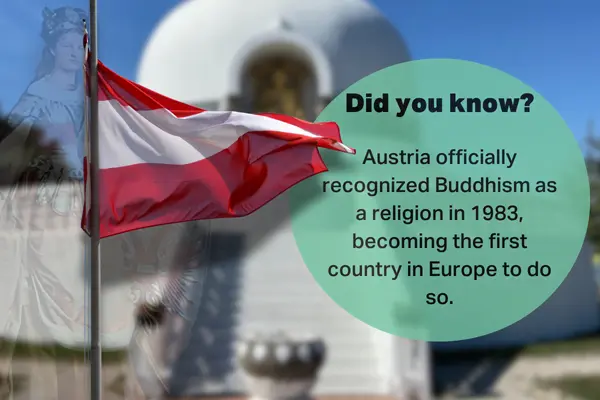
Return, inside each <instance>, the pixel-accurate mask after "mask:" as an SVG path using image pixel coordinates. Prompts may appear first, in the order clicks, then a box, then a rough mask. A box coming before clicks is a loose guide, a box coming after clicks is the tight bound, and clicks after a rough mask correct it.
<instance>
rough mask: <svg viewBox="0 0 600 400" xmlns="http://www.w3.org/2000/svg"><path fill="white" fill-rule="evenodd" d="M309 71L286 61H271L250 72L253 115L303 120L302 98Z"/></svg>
mask: <svg viewBox="0 0 600 400" xmlns="http://www.w3.org/2000/svg"><path fill="white" fill-rule="evenodd" d="M309 74H310V72H309V70H308V69H307V68H306V67H305V66H304V65H303V64H301V63H298V62H296V61H295V60H290V59H286V58H270V59H267V60H262V61H261V62H259V63H257V64H255V65H254V66H253V67H252V68H250V70H249V77H250V80H251V83H252V89H253V91H252V92H253V99H252V100H253V101H252V104H253V110H252V111H253V112H257V113H277V114H285V115H289V116H292V117H296V118H301V119H306V111H305V110H304V105H303V104H302V103H303V97H304V96H303V95H304V86H305V83H306V80H307V79H308V77H309Z"/></svg>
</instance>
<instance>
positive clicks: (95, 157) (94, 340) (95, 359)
mask: <svg viewBox="0 0 600 400" xmlns="http://www.w3.org/2000/svg"><path fill="white" fill-rule="evenodd" d="M89 46H90V53H89V64H88V65H89V76H90V81H89V91H90V92H89V93H90V99H89V107H90V110H89V112H90V114H89V116H90V119H89V126H88V129H89V155H88V156H89V157H90V164H89V165H90V174H89V180H90V235H91V243H90V245H91V249H90V330H91V332H90V361H91V366H90V367H91V368H90V399H91V400H102V346H101V340H100V312H101V309H100V289H101V287H100V286H101V271H100V212H99V207H98V199H99V197H100V196H99V185H98V175H99V173H98V172H99V165H98V164H99V160H100V158H99V144H98V21H97V1H96V0H90V31H89Z"/></svg>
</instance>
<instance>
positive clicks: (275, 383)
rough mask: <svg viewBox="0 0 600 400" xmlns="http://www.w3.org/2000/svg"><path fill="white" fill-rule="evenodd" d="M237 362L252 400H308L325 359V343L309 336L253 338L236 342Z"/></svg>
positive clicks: (278, 335)
mask: <svg viewBox="0 0 600 400" xmlns="http://www.w3.org/2000/svg"><path fill="white" fill-rule="evenodd" d="M237 360H238V362H239V364H240V366H241V368H242V370H243V372H244V375H245V380H246V384H247V388H248V391H249V394H250V395H251V396H252V398H253V399H257V400H258V399H260V400H292V399H308V398H310V397H311V391H312V388H313V387H314V386H315V384H316V382H317V379H318V372H319V370H320V368H321V366H322V365H323V362H324V360H325V343H324V342H323V340H322V339H320V338H318V337H315V336H310V335H304V336H294V335H288V334H284V333H277V334H270V335H260V336H254V337H249V338H247V339H243V340H240V341H239V342H238V343H237Z"/></svg>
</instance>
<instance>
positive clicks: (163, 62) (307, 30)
mask: <svg viewBox="0 0 600 400" xmlns="http://www.w3.org/2000/svg"><path fill="white" fill-rule="evenodd" d="M273 49H275V50H277V51H278V52H281V51H296V52H297V53H303V54H301V55H304V56H306V58H305V59H307V61H309V62H310V63H311V64H312V67H313V69H314V70H315V73H316V75H317V79H318V88H317V90H318V94H319V96H322V97H333V96H335V95H336V94H338V93H339V92H341V91H343V90H344V89H345V88H346V87H348V86H349V85H350V84H352V83H354V82H356V81H357V80H359V79H361V78H362V77H364V76H366V75H368V74H370V73H373V72H375V71H377V70H379V69H381V68H385V67H388V66H390V65H393V64H397V63H399V62H403V61H406V60H408V59H409V55H408V51H407V49H406V46H405V44H404V41H403V40H402V39H401V37H400V35H399V33H398V32H397V31H396V29H395V28H394V26H393V25H392V24H391V23H390V22H389V21H388V20H387V19H386V18H385V17H384V16H383V15H382V14H381V13H380V12H379V11H378V10H377V9H376V8H375V7H374V6H373V5H371V4H370V3H369V2H367V1H366V0H302V1H297V0H253V1H251V2H249V1H247V0H191V1H186V2H182V3H181V4H180V5H179V6H177V7H176V8H175V9H174V10H173V11H172V12H170V13H169V14H168V15H167V16H166V17H165V18H164V19H163V20H162V22H161V23H160V24H159V25H158V27H157V28H156V29H155V31H154V32H153V34H152V35H151V37H150V39H149V41H148V43H147V46H146V48H145V50H144V52H143V54H142V58H141V63H140V67H139V71H138V81H139V82H140V83H141V84H142V85H144V86H147V87H149V88H150V89H153V90H155V91H158V92H159V93H163V94H165V95H167V96H170V97H173V98H176V99H178V100H180V101H185V102H189V103H199V104H202V103H204V102H214V101H220V100H221V99H223V98H224V97H225V96H231V95H236V94H238V93H239V91H240V90H241V89H240V85H241V83H240V75H241V71H242V69H243V67H244V64H245V63H246V62H247V61H248V60H249V59H250V58H251V57H253V56H255V55H257V54H258V53H261V52H262V51H268V50H273Z"/></svg>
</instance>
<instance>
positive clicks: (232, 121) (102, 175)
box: [82, 62, 355, 238]
mask: <svg viewBox="0 0 600 400" xmlns="http://www.w3.org/2000/svg"><path fill="white" fill-rule="evenodd" d="M86 80H87V81H88V82H87V87H88V88H89V68H86ZM88 94H89V92H88ZM98 114H99V122H98V136H99V153H100V159H99V176H98V179H99V192H100V194H99V199H97V201H98V205H99V212H100V218H99V219H100V227H99V228H100V237H101V238H105V237H109V236H113V235H117V234H120V233H124V232H128V231H132V230H136V229H142V228H148V227H152V226H158V225H166V224H171V223H177V222H185V221H192V220H202V219H215V218H233V217H242V216H246V215H248V214H251V213H252V212H254V211H256V210H257V209H259V208H261V207H262V206H264V205H265V204H266V203H268V202H269V201H271V200H272V199H273V198H275V197H277V196H278V195H280V194H281V193H283V192H284V191H286V190H287V189H289V188H290V187H292V186H294V185H295V184H297V183H299V182H300V181H302V180H304V179H306V178H308V177H310V176H313V175H315V174H318V173H321V172H324V171H327V167H326V165H325V164H324V162H323V160H322V158H321V156H320V154H319V148H325V149H330V150H336V151H340V152H346V153H351V154H354V153H355V151H354V150H353V149H351V148H350V147H348V146H346V145H344V144H343V143H342V141H341V137H340V131H339V127H338V125H337V124H336V123H334V122H326V123H309V122H305V121H302V120H299V119H296V118H292V117H288V116H284V115H276V114H248V113H241V112H234V111H206V110H203V109H200V108H197V107H194V106H191V105H188V104H184V103H181V102H179V101H176V100H173V99H170V98H168V97H166V96H163V95H161V94H158V93H156V92H154V91H152V90H149V89H147V88H145V87H143V86H141V85H139V84H137V83H135V82H132V81H130V80H128V79H126V78H124V77H121V76H119V75H118V74H116V73H115V72H113V71H111V70H110V69H109V68H107V67H106V66H105V65H104V64H102V63H101V62H98ZM84 162H85V164H86V168H85V169H86V171H87V170H89V168H88V165H87V160H86V161H84ZM84 175H85V176H84V180H85V186H86V196H85V207H84V213H83V216H82V228H83V229H84V230H85V231H86V232H87V233H88V234H89V233H90V229H89V220H90V218H89V213H90V207H89V206H90V198H89V190H88V189H89V188H88V184H89V182H88V179H87V178H88V174H87V172H86V173H84Z"/></svg>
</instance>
